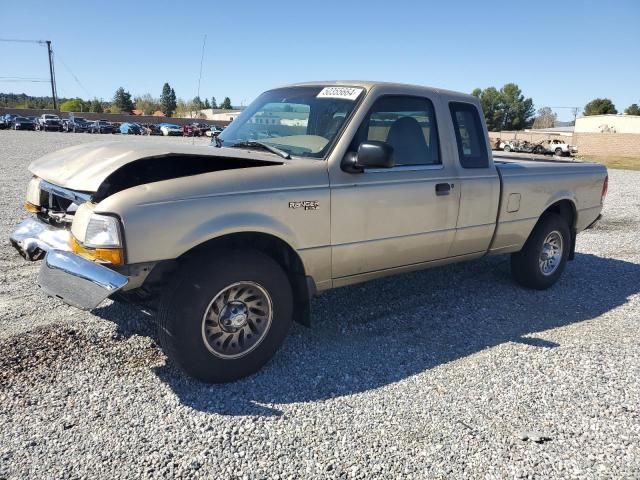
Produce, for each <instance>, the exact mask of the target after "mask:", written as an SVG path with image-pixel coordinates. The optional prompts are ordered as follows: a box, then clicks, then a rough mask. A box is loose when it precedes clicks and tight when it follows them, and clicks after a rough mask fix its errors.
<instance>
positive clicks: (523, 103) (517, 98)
mask: <svg viewBox="0 0 640 480" xmlns="http://www.w3.org/2000/svg"><path fill="white" fill-rule="evenodd" d="M500 96H501V97H502V104H503V109H504V120H503V123H502V125H503V129H505V130H522V129H523V128H525V127H527V126H528V125H530V123H531V119H532V118H533V114H534V113H535V110H534V108H533V100H532V99H531V98H524V95H523V94H522V91H521V90H520V87H518V85H516V84H515V83H507V84H506V85H505V86H504V87H502V88H501V89H500Z"/></svg>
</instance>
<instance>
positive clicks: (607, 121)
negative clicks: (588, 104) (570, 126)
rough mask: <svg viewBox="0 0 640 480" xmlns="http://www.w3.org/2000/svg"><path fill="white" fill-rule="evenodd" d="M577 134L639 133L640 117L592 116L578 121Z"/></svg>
mask: <svg viewBox="0 0 640 480" xmlns="http://www.w3.org/2000/svg"><path fill="white" fill-rule="evenodd" d="M574 131H575V133H637V134H640V115H590V116H588V117H580V118H578V119H576V126H575V130H574Z"/></svg>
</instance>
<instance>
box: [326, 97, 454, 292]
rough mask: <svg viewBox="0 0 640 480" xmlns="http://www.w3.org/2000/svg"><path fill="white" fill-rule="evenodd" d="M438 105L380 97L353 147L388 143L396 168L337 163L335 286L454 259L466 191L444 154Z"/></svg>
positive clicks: (432, 100) (334, 174)
mask: <svg viewBox="0 0 640 480" xmlns="http://www.w3.org/2000/svg"><path fill="white" fill-rule="evenodd" d="M437 102H438V98H431V97H429V96H428V95H403V94H389V93H387V94H385V93H383V92H381V93H379V94H378V95H376V96H374V97H373V100H372V101H371V100H370V101H369V102H368V104H369V105H370V107H369V108H366V109H365V111H366V114H365V115H364V117H363V119H362V120H361V122H360V123H359V127H357V131H356V132H355V134H354V135H353V138H352V140H351V141H350V144H349V147H348V151H351V152H356V151H357V149H358V146H359V145H360V144H361V143H362V142H364V141H368V140H378V141H384V142H387V143H389V144H390V145H391V146H392V147H393V149H394V159H395V166H394V167H393V168H389V169H386V168H376V169H367V170H365V171H364V172H361V173H348V172H345V171H344V170H342V169H340V168H339V166H338V165H332V166H331V168H330V182H331V243H332V271H333V278H334V280H335V281H337V284H341V283H342V284H345V283H349V281H348V280H345V281H343V282H340V281H339V279H345V278H346V277H350V276H356V275H361V274H367V273H371V272H376V271H381V270H385V269H390V268H394V267H402V266H407V265H412V264H419V263H422V262H428V261H430V260H436V259H441V258H445V257H447V256H448V252H449V247H450V245H451V243H452V241H453V238H454V235H455V227H456V219H457V216H458V202H459V198H460V193H459V192H460V188H459V186H458V179H457V173H456V168H455V162H454V161H453V159H451V158H448V159H445V158H444V157H443V153H442V152H443V149H442V148H441V144H442V137H441V136H440V134H439V130H438V118H437V115H436V108H437V105H438V104H437ZM354 121H355V120H354ZM354 128H356V127H354ZM347 141H348V140H347Z"/></svg>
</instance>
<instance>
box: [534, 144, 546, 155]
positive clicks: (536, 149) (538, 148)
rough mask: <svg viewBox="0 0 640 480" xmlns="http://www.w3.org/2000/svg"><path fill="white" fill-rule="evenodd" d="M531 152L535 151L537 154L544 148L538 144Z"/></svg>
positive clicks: (542, 151) (540, 153) (541, 152)
mask: <svg viewBox="0 0 640 480" xmlns="http://www.w3.org/2000/svg"><path fill="white" fill-rule="evenodd" d="M533 153H537V154H538V155H542V154H543V153H544V149H543V148H542V147H541V146H540V145H538V146H537V147H536V148H534V149H533Z"/></svg>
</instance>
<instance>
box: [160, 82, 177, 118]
mask: <svg viewBox="0 0 640 480" xmlns="http://www.w3.org/2000/svg"><path fill="white" fill-rule="evenodd" d="M176 106H177V104H176V92H175V91H174V90H173V88H171V86H170V85H169V84H168V83H165V84H164V85H163V87H162V94H161V95H160V110H162V113H164V114H165V115H166V116H167V117H170V116H171V115H173V112H175V111H176Z"/></svg>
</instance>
